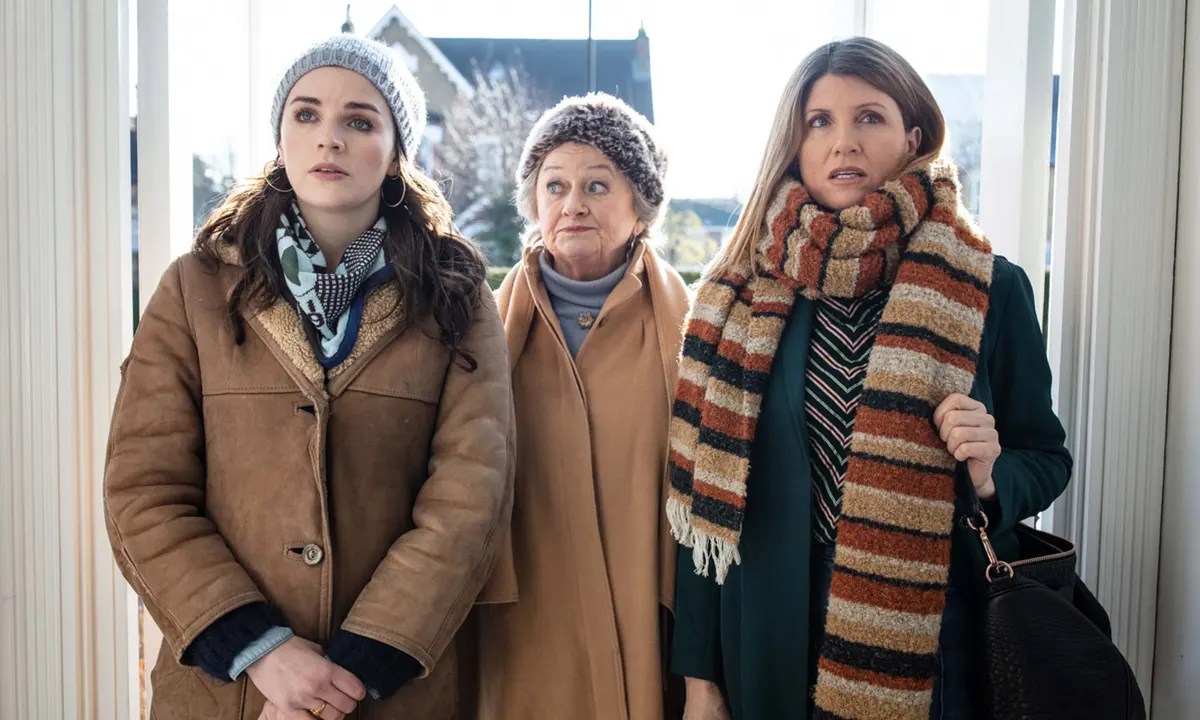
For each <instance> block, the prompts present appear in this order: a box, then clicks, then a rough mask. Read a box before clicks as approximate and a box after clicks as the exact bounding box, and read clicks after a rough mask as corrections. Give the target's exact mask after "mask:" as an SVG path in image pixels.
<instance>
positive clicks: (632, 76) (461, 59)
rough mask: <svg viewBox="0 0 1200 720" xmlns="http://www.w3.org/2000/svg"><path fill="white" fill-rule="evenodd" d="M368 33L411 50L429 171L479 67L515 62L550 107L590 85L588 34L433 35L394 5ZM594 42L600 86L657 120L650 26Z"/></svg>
mask: <svg viewBox="0 0 1200 720" xmlns="http://www.w3.org/2000/svg"><path fill="white" fill-rule="evenodd" d="M366 35H367V37H369V38H371V39H373V40H377V41H379V42H382V43H384V44H385V45H388V46H390V47H392V48H394V49H395V50H397V51H398V52H399V53H400V54H401V55H402V56H403V57H405V58H406V59H407V60H408V67H409V69H410V70H411V71H412V72H413V74H414V75H415V76H416V78H417V82H419V83H420V84H421V87H422V88H423V89H424V90H425V95H426V98H427V99H428V103H429V124H428V129H427V130H426V132H425V142H424V143H423V144H422V147H421V150H420V152H419V153H418V160H419V162H420V164H421V165H422V166H423V167H424V168H426V169H427V170H430V171H436V170H437V169H438V148H439V146H440V145H441V143H442V142H443V141H444V139H445V128H446V124H447V123H448V122H452V121H453V118H454V116H455V114H456V113H457V112H458V111H460V110H462V108H463V107H464V106H465V103H466V102H467V101H468V100H470V98H471V96H472V94H473V93H474V84H473V78H474V77H475V72H476V70H477V69H478V71H479V72H480V73H483V74H484V75H488V74H490V73H495V72H498V71H501V70H503V69H504V68H509V67H512V68H518V69H520V70H522V71H523V72H524V73H525V74H527V76H528V78H529V80H530V81H531V83H532V84H533V86H534V89H535V90H536V91H537V94H538V96H539V97H540V99H541V100H543V101H544V103H545V107H546V108H549V107H551V106H553V105H554V104H555V103H557V102H558V101H559V100H560V99H561V98H563V97H565V96H568V95H582V94H584V93H586V92H588V85H589V82H588V80H589V78H588V65H587V62H588V58H587V53H588V43H587V40H583V39H580V40H547V39H509V38H503V39H501V38H430V37H426V36H425V35H423V34H422V33H421V32H420V30H418V29H417V28H416V26H414V25H413V23H412V22H411V21H409V20H408V18H406V17H405V16H404V13H402V12H400V10H399V9H398V8H397V7H395V6H394V5H393V6H392V8H391V9H390V10H388V11H387V12H386V13H384V16H383V17H382V18H380V19H379V21H378V22H377V23H375V25H374V27H372V28H371V30H370V31H368V32H367V33H366ZM593 42H594V44H595V51H596V89H597V90H599V91H602V92H606V93H609V94H611V95H615V96H616V97H619V98H621V99H622V100H624V101H625V102H627V103H629V104H630V106H632V107H633V108H634V109H636V110H637V111H638V112H640V113H642V114H643V115H645V116H646V117H647V118H649V119H650V120H651V121H653V120H654V93H653V85H652V83H651V80H650V38H649V37H647V35H646V31H645V28H642V29H640V30H639V31H638V34H637V37H635V38H634V39H633V40H594V41H593Z"/></svg>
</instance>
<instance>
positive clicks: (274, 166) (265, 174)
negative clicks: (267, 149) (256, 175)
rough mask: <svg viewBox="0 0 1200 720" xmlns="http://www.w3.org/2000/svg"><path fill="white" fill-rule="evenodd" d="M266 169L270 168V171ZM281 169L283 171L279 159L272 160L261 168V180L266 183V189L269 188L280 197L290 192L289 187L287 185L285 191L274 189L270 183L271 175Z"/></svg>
mask: <svg viewBox="0 0 1200 720" xmlns="http://www.w3.org/2000/svg"><path fill="white" fill-rule="evenodd" d="M268 168H270V169H268ZM282 169H283V166H282V165H280V164H279V158H275V159H274V160H272V161H271V162H269V163H267V164H266V165H264V166H263V180H265V181H266V183H267V187H269V188H271V189H272V190H274V191H275V192H277V193H279V194H280V195H287V194H288V193H290V192H291V191H292V186H291V185H288V187H287V189H286V190H284V189H282V188H277V187H275V185H274V184H273V183H272V182H271V173H273V172H275V171H276V170H282ZM284 177H285V178H286V177H287V175H284Z"/></svg>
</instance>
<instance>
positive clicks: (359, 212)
mask: <svg viewBox="0 0 1200 720" xmlns="http://www.w3.org/2000/svg"><path fill="white" fill-rule="evenodd" d="M297 205H298V206H299V207H300V214H301V215H303V216H304V224H305V226H307V227H308V233H309V234H310V235H312V239H313V242H315V243H316V244H317V247H319V248H321V254H322V255H324V256H325V262H326V263H328V264H329V267H330V268H335V267H337V266H338V264H339V263H341V262H342V254H343V253H345V252H346V248H347V247H349V245H350V243H352V242H354V240H355V239H356V238H357V237H358V236H359V235H362V234H363V233H364V232H366V231H367V230H369V229H370V228H371V226H372V225H374V224H375V221H376V220H378V219H379V199H378V198H376V199H375V201H374V202H369V203H366V204H364V205H362V206H361V207H357V208H353V209H349V210H326V209H324V208H315V207H311V206H308V205H305V204H304V203H303V202H297Z"/></svg>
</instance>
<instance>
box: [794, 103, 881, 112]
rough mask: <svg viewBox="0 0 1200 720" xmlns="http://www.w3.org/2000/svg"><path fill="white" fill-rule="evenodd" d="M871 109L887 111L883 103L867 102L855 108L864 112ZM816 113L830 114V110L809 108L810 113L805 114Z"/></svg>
mask: <svg viewBox="0 0 1200 720" xmlns="http://www.w3.org/2000/svg"><path fill="white" fill-rule="evenodd" d="M869 107H874V108H879V109H880V110H887V108H885V107H884V106H883V104H882V103H877V102H865V103H863V104H862V105H857V106H855V108H854V109H855V110H862V109H863V108H869ZM815 112H824V113H827V112H829V110H826V109H825V108H809V110H808V112H806V113H804V114H805V115H808V114H809V113H815Z"/></svg>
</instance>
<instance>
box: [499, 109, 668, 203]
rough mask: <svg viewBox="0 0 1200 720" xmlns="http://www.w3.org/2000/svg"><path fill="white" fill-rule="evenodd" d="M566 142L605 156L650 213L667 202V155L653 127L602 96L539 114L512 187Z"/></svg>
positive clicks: (633, 113)
mask: <svg viewBox="0 0 1200 720" xmlns="http://www.w3.org/2000/svg"><path fill="white" fill-rule="evenodd" d="M569 142H576V143H583V144H585V145H591V146H592V147H594V148H596V149H597V150H599V151H600V152H602V153H604V155H605V157H607V158H608V159H609V160H611V161H612V162H613V164H614V165H616V166H617V169H618V170H620V171H621V172H622V173H624V174H625V177H626V178H628V179H629V182H630V183H632V184H633V185H634V186H635V187H636V188H637V189H638V192H639V193H641V195H642V197H644V198H645V199H646V200H647V201H648V202H649V203H650V205H651V206H652V207H653V208H654V210H655V212H657V211H658V210H659V209H661V207H662V204H663V201H664V200H665V199H666V193H665V191H664V187H663V182H664V180H665V179H666V174H667V155H666V153H665V152H664V151H663V149H662V146H660V145H659V144H658V142H657V141H656V140H655V138H654V126H652V125H651V124H650V121H649V120H647V119H646V117H645V116H644V115H642V114H641V113H639V112H638V111H637V110H634V109H633V108H631V107H629V105H627V104H626V103H625V102H624V101H623V100H621V99H620V98H616V97H613V96H612V95H609V94H607V93H589V94H587V95H584V96H582V97H568V98H563V100H562V102H560V103H559V104H557V105H555V106H554V107H552V108H550V109H549V110H547V111H546V112H545V113H543V114H542V117H541V118H539V119H538V121H537V122H536V123H535V124H534V126H533V129H532V130H530V131H529V137H528V138H526V140H525V148H524V150H523V151H522V152H521V164H520V165H519V166H518V168H517V184H518V185H520V184H521V183H522V182H523V181H524V180H525V179H526V178H528V177H529V176H530V175H532V174H533V173H534V172H535V171H536V170H537V169H538V167H539V166H540V165H541V162H542V160H543V159H544V158H545V157H546V155H548V154H549V153H550V151H551V150H553V149H554V148H556V147H558V146H559V145H562V144H564V143H569Z"/></svg>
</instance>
